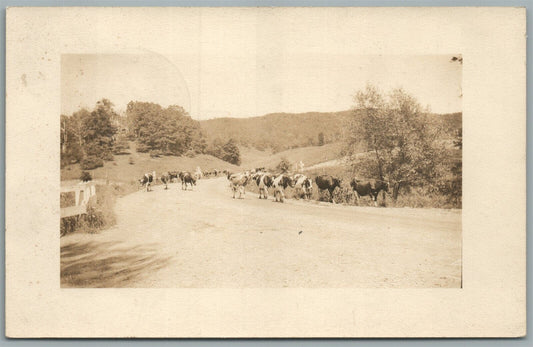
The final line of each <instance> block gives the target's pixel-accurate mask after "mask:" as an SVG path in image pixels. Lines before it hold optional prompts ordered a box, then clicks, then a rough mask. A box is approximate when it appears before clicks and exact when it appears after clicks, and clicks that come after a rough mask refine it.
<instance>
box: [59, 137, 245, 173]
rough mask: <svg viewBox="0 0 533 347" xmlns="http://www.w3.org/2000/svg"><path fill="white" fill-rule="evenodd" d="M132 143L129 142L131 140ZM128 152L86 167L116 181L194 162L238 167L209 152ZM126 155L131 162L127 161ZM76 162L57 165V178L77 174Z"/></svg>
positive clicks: (192, 167)
mask: <svg viewBox="0 0 533 347" xmlns="http://www.w3.org/2000/svg"><path fill="white" fill-rule="evenodd" d="M132 147H133V144H132ZM130 151H131V154H126V155H116V156H115V160H114V161H109V162H105V165H104V167H99V168H97V169H94V170H89V173H90V174H91V175H92V177H93V179H106V178H108V179H109V180H110V181H116V182H131V181H134V180H137V179H139V178H141V177H142V175H143V174H144V173H146V172H152V171H155V172H156V174H157V175H159V173H161V172H166V171H173V170H180V171H194V170H195V169H196V167H197V166H199V167H200V168H201V169H202V170H204V171H205V170H211V169H218V170H224V169H228V170H231V171H238V170H239V167H238V166H235V165H232V164H230V163H227V162H225V161H222V160H220V159H218V158H215V157H213V156H210V155H206V154H202V155H198V156H196V157H194V158H189V157H185V156H182V157H176V156H163V157H160V158H151V157H150V155H149V154H148V153H138V152H135V150H134V149H132V150H130ZM130 158H131V160H132V161H133V164H130ZM81 171H82V170H81V169H80V166H79V164H75V165H69V166H67V167H65V168H64V169H61V180H62V181H63V180H76V179H79V177H80V175H81Z"/></svg>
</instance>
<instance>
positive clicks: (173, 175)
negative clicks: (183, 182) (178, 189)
mask: <svg viewBox="0 0 533 347" xmlns="http://www.w3.org/2000/svg"><path fill="white" fill-rule="evenodd" d="M179 174H180V173H179V171H169V172H168V178H169V180H170V182H174V180H178V177H179Z"/></svg>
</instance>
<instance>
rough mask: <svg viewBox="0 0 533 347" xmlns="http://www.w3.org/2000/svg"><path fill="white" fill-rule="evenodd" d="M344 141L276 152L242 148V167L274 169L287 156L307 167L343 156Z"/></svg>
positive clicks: (292, 161) (293, 161)
mask: <svg viewBox="0 0 533 347" xmlns="http://www.w3.org/2000/svg"><path fill="white" fill-rule="evenodd" d="M341 150H342V143H340V142H336V143H328V144H326V145H324V146H312V147H302V148H294V149H289V150H286V151H282V152H279V153H276V154H270V153H269V152H261V151H258V150H256V149H252V148H241V156H242V164H241V167H244V168H249V169H253V168H256V167H265V168H267V169H274V168H275V167H276V166H277V165H278V164H279V162H280V161H281V158H286V159H287V160H289V162H291V164H296V163H298V162H300V161H302V162H303V163H304V165H305V167H309V166H311V165H315V164H318V163H322V162H326V161H330V160H333V159H338V158H341V157H342V156H341Z"/></svg>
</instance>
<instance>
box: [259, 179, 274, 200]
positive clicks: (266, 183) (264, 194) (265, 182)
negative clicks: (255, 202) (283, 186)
mask: <svg viewBox="0 0 533 347" xmlns="http://www.w3.org/2000/svg"><path fill="white" fill-rule="evenodd" d="M254 180H255V183H256V184H257V188H259V199H261V198H265V199H268V188H270V187H271V186H272V184H273V183H274V179H273V178H272V175H271V174H269V173H268V172H259V173H256V174H255V177H254Z"/></svg>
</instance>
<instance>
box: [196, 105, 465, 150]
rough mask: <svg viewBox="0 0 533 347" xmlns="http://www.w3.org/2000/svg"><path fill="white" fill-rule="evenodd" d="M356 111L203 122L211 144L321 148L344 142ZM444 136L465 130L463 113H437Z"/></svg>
mask: <svg viewBox="0 0 533 347" xmlns="http://www.w3.org/2000/svg"><path fill="white" fill-rule="evenodd" d="M353 115H354V111H353V110H348V111H340V112H307V113H271V114H267V115H264V116H260V117H251V118H227V117H226V118H215V119H209V120H204V121H200V125H201V127H202V130H203V132H204V133H205V134H206V136H207V138H208V141H209V142H211V141H213V140H214V139H219V140H220V141H221V142H227V141H229V140H230V139H233V140H235V141H236V142H237V144H239V145H241V146H246V147H254V148H256V149H259V150H265V149H271V150H272V151H273V152H274V153H276V152H280V151H283V150H287V149H291V148H297V147H307V146H320V145H323V144H326V143H333V142H338V141H341V140H342V135H343V130H344V129H346V127H347V125H348V123H349V121H350V119H351V118H352V117H353ZM433 116H435V117H436V118H437V119H439V123H441V124H442V126H443V130H444V133H443V134H444V135H445V136H446V137H449V138H451V137H453V136H454V133H455V132H457V131H460V129H461V127H462V113H450V114H443V115H440V114H434V115H433Z"/></svg>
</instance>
